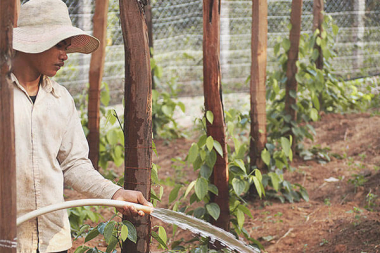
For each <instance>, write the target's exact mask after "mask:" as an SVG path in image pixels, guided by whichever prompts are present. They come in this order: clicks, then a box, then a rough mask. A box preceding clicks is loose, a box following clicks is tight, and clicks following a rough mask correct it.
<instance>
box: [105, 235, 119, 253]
mask: <svg viewBox="0 0 380 253" xmlns="http://www.w3.org/2000/svg"><path fill="white" fill-rule="evenodd" d="M118 242H119V241H118V240H117V238H116V237H115V236H111V238H110V241H109V243H108V246H107V249H106V252H107V253H111V252H113V250H114V249H115V248H116V245H117V243H118Z"/></svg>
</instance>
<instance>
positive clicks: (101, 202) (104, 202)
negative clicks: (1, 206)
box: [16, 199, 154, 226]
mask: <svg viewBox="0 0 380 253" xmlns="http://www.w3.org/2000/svg"><path fill="white" fill-rule="evenodd" d="M79 206H112V207H119V208H123V207H125V206H134V207H135V208H136V209H137V210H138V211H143V212H144V213H146V214H151V213H152V212H153V210H154V208H153V207H150V206H143V205H140V204H136V203H132V202H127V201H121V200H112V199H78V200H71V201H65V202H62V203H57V204H53V205H50V206H45V207H42V208H39V209H37V210H34V211H32V212H29V213H27V214H24V215H23V216H21V217H19V218H17V221H16V224H17V226H19V225H20V224H22V223H24V222H25V221H28V220H30V219H33V218H35V217H38V216H40V215H43V214H47V213H50V212H54V211H57V210H61V209H67V208H72V207H79Z"/></svg>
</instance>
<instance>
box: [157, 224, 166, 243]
mask: <svg viewBox="0 0 380 253" xmlns="http://www.w3.org/2000/svg"><path fill="white" fill-rule="evenodd" d="M158 235H159V236H160V238H161V239H162V241H164V242H165V244H166V243H167V241H168V237H167V235H166V231H165V229H164V228H163V227H161V226H159V227H158Z"/></svg>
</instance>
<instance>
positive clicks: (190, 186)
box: [183, 180, 196, 198]
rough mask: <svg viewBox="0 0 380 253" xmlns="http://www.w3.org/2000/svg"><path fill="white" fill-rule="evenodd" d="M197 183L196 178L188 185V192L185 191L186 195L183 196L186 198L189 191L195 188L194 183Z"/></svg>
mask: <svg viewBox="0 0 380 253" xmlns="http://www.w3.org/2000/svg"><path fill="white" fill-rule="evenodd" d="M195 183H196V180H194V181H192V182H191V183H190V184H189V186H188V187H187V189H186V192H185V195H184V196H183V198H186V197H187V195H188V194H189V192H190V191H191V189H193V187H194V185H195Z"/></svg>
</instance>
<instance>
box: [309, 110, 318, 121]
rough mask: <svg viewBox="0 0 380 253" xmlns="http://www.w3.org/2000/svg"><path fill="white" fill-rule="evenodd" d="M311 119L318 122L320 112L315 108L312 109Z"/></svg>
mask: <svg viewBox="0 0 380 253" xmlns="http://www.w3.org/2000/svg"><path fill="white" fill-rule="evenodd" d="M310 118H311V119H312V120H313V121H314V122H315V121H318V118H319V116H318V111H317V110H316V109H315V108H311V109H310Z"/></svg>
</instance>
